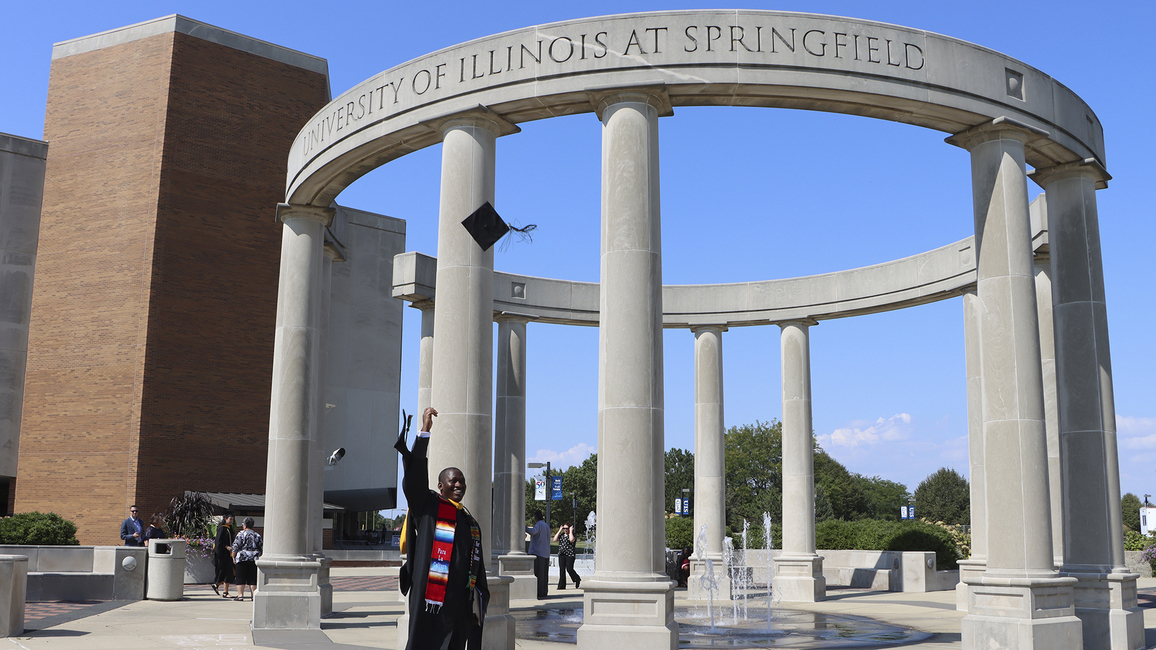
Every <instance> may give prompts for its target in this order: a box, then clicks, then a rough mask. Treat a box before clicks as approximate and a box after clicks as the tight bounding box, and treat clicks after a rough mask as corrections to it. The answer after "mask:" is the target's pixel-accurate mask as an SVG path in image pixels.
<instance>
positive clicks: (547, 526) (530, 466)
mask: <svg viewBox="0 0 1156 650" xmlns="http://www.w3.org/2000/svg"><path fill="white" fill-rule="evenodd" d="M526 467H529V468H530V469H537V468H539V467H545V468H546V528H550V461H546V463H545V465H543V464H542V463H526ZM551 530H553V529H552V528H551Z"/></svg>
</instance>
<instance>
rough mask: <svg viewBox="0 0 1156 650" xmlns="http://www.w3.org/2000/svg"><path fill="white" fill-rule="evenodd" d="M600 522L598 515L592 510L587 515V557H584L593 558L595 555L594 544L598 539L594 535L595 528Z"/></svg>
mask: <svg viewBox="0 0 1156 650" xmlns="http://www.w3.org/2000/svg"><path fill="white" fill-rule="evenodd" d="M597 523H598V516H597V515H595V514H594V511H593V510H591V511H590V514H588V515H586V557H585V558H584V559H587V560H589V559H591V558H593V557H594V551H595V549H594V544H595V543H596V539H595V537H594V528H595V527H596V524H597Z"/></svg>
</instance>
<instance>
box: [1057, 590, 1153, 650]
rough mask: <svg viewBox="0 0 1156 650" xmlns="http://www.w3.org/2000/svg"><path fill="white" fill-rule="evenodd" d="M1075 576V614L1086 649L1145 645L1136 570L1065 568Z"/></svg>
mask: <svg viewBox="0 0 1156 650" xmlns="http://www.w3.org/2000/svg"><path fill="white" fill-rule="evenodd" d="M1062 575H1064V576H1068V577H1072V578H1076V579H1077V580H1078V581H1079V582H1077V583H1076V587H1075V595H1074V600H1075V606H1076V616H1078V617H1079V618H1080V620H1081V621H1082V622H1083V624H1084V648H1087V649H1088V650H1093V649H1097V650H1098V649H1100V648H1103V649H1104V650H1108V649H1111V650H1138V649H1140V648H1143V647H1144V613H1143V612H1142V611H1141V610H1140V606H1139V603H1138V601H1137V599H1136V578H1138V577H1140V576H1138V575H1137V574H1135V573H1107V572H1105V573H1083V572H1075V571H1064V572H1063V573H1062Z"/></svg>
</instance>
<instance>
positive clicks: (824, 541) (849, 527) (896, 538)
mask: <svg viewBox="0 0 1156 650" xmlns="http://www.w3.org/2000/svg"><path fill="white" fill-rule="evenodd" d="M815 542H816V543H815V546H816V547H817V548H821V549H828V550H832V551H840V550H856V549H858V550H865V551H933V552H935V562H936V564H937V565H938V567H939V568H940V569H944V570H950V569H955V568H958V566H959V565H958V564H957V563H958V562H959V559H960V556H959V551H958V550H957V549H956V544H955V540H954V539H953V538H952V535H951V532H949V531H948V530H946V529H944V528H943V527H941V526H936V525H935V524H929V523H927V522H923V521H879V520H876V519H860V520H857V521H840V520H829V521H824V522H822V523H819V524H818V525H816V526H815Z"/></svg>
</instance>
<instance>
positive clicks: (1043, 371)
mask: <svg viewBox="0 0 1156 650" xmlns="http://www.w3.org/2000/svg"><path fill="white" fill-rule="evenodd" d="M1028 215H1029V218H1030V223H1031V233H1032V253H1033V254H1032V273H1033V274H1034V277H1035V286H1036V317H1037V320H1038V321H1039V330H1040V375H1041V376H1042V377H1043V381H1044V431H1045V432H1046V433H1047V440H1048V495H1049V496H1050V497H1051V505H1052V512H1051V515H1052V565H1053V566H1054V567H1056V568H1057V569H1058V568H1060V565H1062V564H1063V563H1064V512H1063V500H1064V489H1063V481H1062V480H1061V479H1062V476H1063V472H1062V467H1061V463H1060V423H1059V413H1058V412H1057V405H1056V346H1055V338H1054V336H1053V334H1052V276H1051V262H1050V261H1049V260H1050V255H1049V249H1048V223H1047V197H1046V196H1045V195H1043V194H1040V195H1039V196H1038V197H1036V200H1035V201H1032V202H1031V204H1030V205H1029V206H1028Z"/></svg>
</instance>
